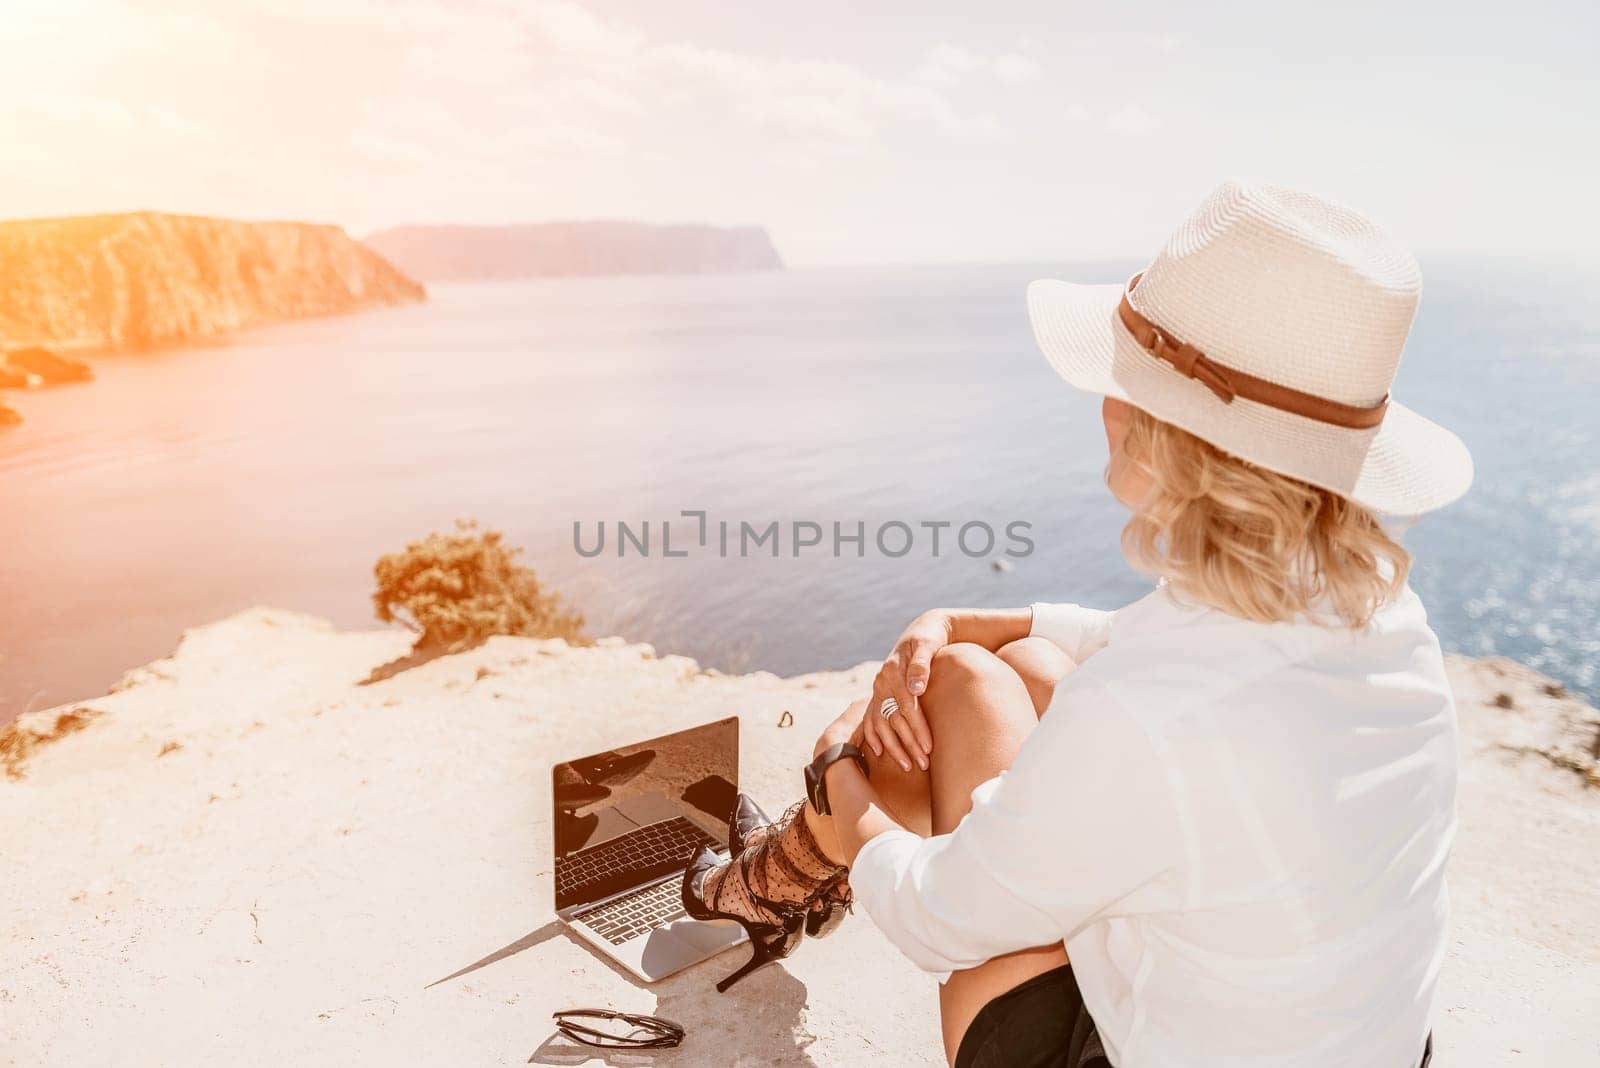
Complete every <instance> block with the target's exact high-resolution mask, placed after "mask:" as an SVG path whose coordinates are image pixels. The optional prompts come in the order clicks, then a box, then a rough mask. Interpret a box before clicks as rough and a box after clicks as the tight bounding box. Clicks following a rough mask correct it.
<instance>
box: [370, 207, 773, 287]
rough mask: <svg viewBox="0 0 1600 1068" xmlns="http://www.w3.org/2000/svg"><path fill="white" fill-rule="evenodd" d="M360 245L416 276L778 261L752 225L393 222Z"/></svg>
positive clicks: (702, 267)
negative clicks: (508, 224)
mask: <svg viewBox="0 0 1600 1068" xmlns="http://www.w3.org/2000/svg"><path fill="white" fill-rule="evenodd" d="M366 240H367V244H368V245H370V246H371V247H373V248H374V249H377V250H378V252H380V253H382V254H383V255H384V256H386V257H388V258H389V259H390V260H392V261H393V262H394V263H396V264H397V265H399V267H400V269H401V270H403V271H405V272H406V273H407V274H410V275H411V276H412V277H413V278H421V279H422V280H424V281H428V282H432V281H444V280H447V279H452V280H472V279H496V278H531V277H538V276H548V275H596V274H705V273H715V272H730V271H768V270H778V269H781V268H782V267H783V261H782V260H781V259H780V258H779V257H778V252H777V250H776V249H775V248H773V247H772V239H771V238H770V237H769V236H767V231H766V230H765V229H763V228H761V227H759V226H747V227H735V228H722V227H716V226H650V225H646V224H644V223H630V222H604V221H600V222H560V223H530V224H526V225H520V226H399V227H395V228H394V229H391V230H383V231H380V232H379V233H376V234H373V235H371V236H370V237H368V238H367V239H366Z"/></svg>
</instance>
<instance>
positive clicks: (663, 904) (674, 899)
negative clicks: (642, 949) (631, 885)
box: [573, 879, 688, 946]
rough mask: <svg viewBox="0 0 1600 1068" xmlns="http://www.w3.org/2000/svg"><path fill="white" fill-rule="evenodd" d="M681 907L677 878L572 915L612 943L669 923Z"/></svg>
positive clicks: (680, 915) (615, 943) (681, 890)
mask: <svg viewBox="0 0 1600 1068" xmlns="http://www.w3.org/2000/svg"><path fill="white" fill-rule="evenodd" d="M687 915H688V913H686V912H684V911H683V889H682V884H681V883H680V882H679V881H678V880H677V879H668V880H666V881H665V882H660V883H657V884H656V885H654V886H646V887H642V888H640V889H638V890H635V891H633V892H632V893H631V894H623V895H622V896H621V897H619V898H617V899H616V900H614V901H608V902H606V903H605V904H604V905H599V906H597V907H595V908H592V909H585V910H584V911H583V912H579V913H577V914H576V915H574V916H573V919H576V920H582V921H583V922H584V923H585V924H587V925H588V926H589V928H590V929H591V930H593V931H594V932H595V933H596V934H598V935H600V936H601V937H602V938H604V939H605V940H606V941H607V942H610V943H611V944H612V945H614V946H620V945H622V943H624V942H626V941H628V940H629V939H633V938H637V937H639V936H640V935H642V934H646V933H648V932H650V931H653V930H655V929H656V928H657V927H661V926H663V925H665V924H668V923H671V922H672V921H673V920H676V919H678V918H679V917H682V916H687Z"/></svg>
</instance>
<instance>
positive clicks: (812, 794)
mask: <svg viewBox="0 0 1600 1068" xmlns="http://www.w3.org/2000/svg"><path fill="white" fill-rule="evenodd" d="M845 759H850V760H854V761H855V762H856V767H858V768H860V769H861V774H862V775H863V776H865V777H867V778H871V777H872V772H871V771H870V770H868V768H867V758H866V756H865V754H863V753H862V752H861V750H859V749H857V748H856V747H855V746H853V745H851V744H850V743H849V742H840V743H839V744H838V745H830V746H828V748H826V749H824V750H823V751H822V752H821V753H818V754H817V759H815V760H813V761H812V762H811V763H809V764H807V765H806V797H807V798H809V799H810V801H811V807H812V808H814V809H816V810H817V815H819V816H826V815H827V814H828V813H829V811H830V809H829V808H828V784H827V783H826V782H825V781H824V780H823V778H822V774H823V772H825V771H827V770H828V767H829V766H830V765H831V764H833V762H834V761H836V760H845Z"/></svg>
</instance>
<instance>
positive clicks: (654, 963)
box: [639, 917, 744, 978]
mask: <svg viewBox="0 0 1600 1068" xmlns="http://www.w3.org/2000/svg"><path fill="white" fill-rule="evenodd" d="M742 941H744V928H742V927H740V926H739V925H738V924H737V923H734V922H733V921H732V920H712V921H704V920H693V919H689V918H688V917H685V918H683V919H679V920H673V921H672V922H671V923H669V924H667V925H666V926H665V927H657V928H656V929H655V930H654V931H651V932H650V934H649V935H648V936H646V938H645V944H644V952H643V954H642V955H641V956H640V959H639V966H640V970H641V971H643V972H644V973H645V974H646V975H648V976H651V977H652V978H653V977H655V976H661V975H670V974H671V973H672V972H675V971H677V970H678V969H679V968H682V967H684V966H686V965H688V964H692V963H694V962H696V961H701V960H705V959H706V958H707V957H710V956H714V955H715V954H717V953H721V952H722V951H723V950H725V949H727V948H728V947H729V946H735V945H738V944H739V943H740V942H742Z"/></svg>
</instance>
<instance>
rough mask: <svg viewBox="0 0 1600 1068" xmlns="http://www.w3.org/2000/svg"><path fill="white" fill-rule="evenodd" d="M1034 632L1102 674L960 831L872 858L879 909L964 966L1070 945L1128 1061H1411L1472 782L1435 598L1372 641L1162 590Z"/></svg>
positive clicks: (1384, 620) (1408, 608) (874, 903)
mask: <svg viewBox="0 0 1600 1068" xmlns="http://www.w3.org/2000/svg"><path fill="white" fill-rule="evenodd" d="M1032 633H1033V634H1035V635H1040V636H1043V637H1045V638H1048V639H1050V640H1051V641H1053V642H1054V643H1055V644H1057V645H1059V646H1060V647H1061V649H1062V650H1063V651H1065V652H1066V653H1067V655H1069V656H1071V657H1072V658H1073V659H1074V660H1076V661H1078V663H1079V664H1080V665H1081V666H1080V667H1079V668H1078V669H1077V670H1076V671H1074V672H1072V674H1070V675H1069V676H1067V678H1066V679H1065V680H1063V681H1062V683H1061V684H1060V685H1059V686H1057V687H1056V692H1055V696H1054V698H1053V700H1052V701H1051V704H1050V707H1049V709H1048V711H1046V713H1045V715H1044V717H1043V718H1042V719H1041V720H1040V721H1039V725H1038V727H1037V728H1035V730H1034V731H1033V733H1032V734H1030V735H1029V737H1028V739H1027V741H1026V742H1025V743H1024V744H1023V746H1022V749H1021V751H1020V752H1018V754H1017V757H1016V760H1015V761H1014V762H1013V764H1012V765H1011V768H1010V769H1009V770H1007V771H1005V772H1002V773H1001V774H1000V775H999V776H998V777H996V778H994V779H991V780H989V781H988V782H986V783H983V784H982V785H980V786H979V787H978V788H977V789H975V790H974V791H973V793H972V798H973V806H972V811H971V812H970V813H969V814H968V815H967V816H966V817H965V818H964V819H963V820H962V821H961V823H960V825H959V826H958V827H957V828H956V829H955V831H954V832H952V833H950V834H945V835H936V836H934V837H932V838H921V837H919V836H917V835H915V834H912V833H911V832H909V831H903V830H896V831H891V832H889V833H886V834H880V835H878V836H877V837H875V838H873V839H872V840H871V841H869V842H868V843H866V845H865V846H863V847H862V849H861V851H860V853H859V855H858V856H857V857H856V862H855V866H854V867H853V868H852V870H851V872H850V883H851V886H852V887H853V888H854V891H855V894H856V900H857V901H858V902H859V903H860V905H861V907H862V909H863V910H864V911H865V912H866V913H867V914H868V915H869V916H871V917H872V919H873V921H874V922H875V923H877V925H878V926H879V927H880V928H882V929H883V932H884V933H885V934H886V935H887V936H888V937H889V939H890V940H891V941H892V942H894V944H895V945H897V946H898V947H899V948H900V949H901V950H902V951H903V952H904V953H905V954H906V956H908V957H909V958H910V959H911V960H912V961H913V962H915V963H916V964H917V965H919V966H920V967H922V968H923V969H925V970H926V971H929V972H932V973H934V974H936V975H939V977H940V981H941V982H942V981H943V980H944V979H945V978H947V977H948V974H949V972H950V971H952V970H956V969H963V968H971V967H974V966H976V965H978V964H981V963H982V962H984V961H986V960H988V959H989V958H991V957H994V956H997V955H999V954H1002V953H1006V952H1009V951H1012V950H1017V949H1023V948H1025V947H1029V946H1041V945H1049V944H1051V943H1054V942H1065V943H1066V949H1067V953H1068V956H1069V957H1070V958H1071V960H1072V967H1073V971H1074V972H1075V974H1076V976H1077V980H1078V985H1079V987H1080V988H1081V989H1082V991H1083V1000H1084V1004H1085V1005H1086V1006H1087V1008H1088V1009H1089V1012H1090V1014H1091V1015H1092V1016H1093V1017H1094V1020H1095V1023H1096V1025H1097V1026H1098V1028H1099V1030H1100V1033H1101V1037H1102V1040H1103V1042H1104V1043H1105V1047H1106V1051H1107V1053H1108V1055H1109V1056H1110V1058H1111V1060H1112V1061H1113V1063H1115V1064H1116V1065H1117V1066H1118V1068H1212V1066H1216V1068H1222V1066H1226V1068H1267V1066H1271V1068H1334V1066H1336V1065H1338V1066H1356V1065H1359V1066H1361V1068H1413V1066H1415V1065H1416V1064H1417V1062H1418V1060H1419V1059H1420V1057H1421V1053H1422V1047H1423V1041H1424V1038H1425V1036H1426V1034H1427V1031H1428V1026H1429V1012H1430V1007H1431V1003H1432V1000H1433V992H1434V984H1435V981H1436V979H1437V977H1438V973H1439V966H1440V963H1441V961H1443V959H1444V954H1445V946H1446V939H1447V927H1448V902H1447V897H1446V892H1445V861H1446V858H1447V857H1448V855H1449V852H1450V842H1451V838H1452V836H1453V833H1454V828H1455V818H1454V805H1455V792H1456V770H1457V758H1456V728H1455V709H1454V706H1453V705H1452V703H1451V698H1450V689H1449V684H1448V683H1447V682H1446V680H1445V673H1444V663H1443V660H1442V658H1441V656H1440V652H1439V643H1438V639H1437V638H1436V637H1435V636H1434V634H1433V631H1432V630H1430V629H1429V627H1428V622H1427V615H1426V613H1425V612H1424V611H1423V608H1422V604H1421V602H1420V601H1419V600H1418V599H1417V597H1416V595H1415V594H1414V593H1412V592H1411V591H1410V590H1409V589H1407V590H1406V591H1405V592H1404V594H1403V595H1402V596H1401V597H1399V598H1397V599H1396V600H1395V601H1394V602H1392V603H1390V604H1389V605H1387V606H1386V607H1384V608H1383V609H1382V610H1381V611H1380V612H1379V613H1378V615H1377V617H1376V618H1375V619H1374V620H1373V622H1372V623H1371V625H1369V626H1368V627H1367V628H1366V629H1365V630H1363V631H1360V632H1352V631H1351V630H1349V629H1348V628H1340V627H1338V626H1324V625H1320V624H1319V623H1317V622H1316V621H1314V620H1311V619H1306V620H1303V621H1297V622H1293V623H1276V624H1263V623H1251V622H1246V621H1243V620H1240V619H1237V618H1234V617H1232V616H1229V615H1226V614H1225V613H1222V612H1220V611H1217V610H1215V609H1210V608H1206V607H1202V606H1190V605H1185V604H1182V603H1180V602H1179V601H1178V600H1177V599H1176V598H1175V597H1173V596H1172V595H1171V594H1170V593H1168V592H1167V590H1166V588H1164V587H1163V588H1161V589H1158V590H1156V592H1154V593H1152V594H1151V595H1149V596H1148V597H1145V598H1143V599H1142V600H1139V601H1136V602H1135V603H1133V604H1132V605H1129V606H1128V607H1126V608H1124V609H1122V610H1120V611H1118V612H1115V613H1109V612H1098V611H1094V610H1092V609H1087V608H1081V607H1079V606H1077V605H1043V604H1041V605H1035V606H1034V610H1033V630H1032ZM934 744H935V746H938V745H950V744H957V745H959V744H960V741H959V739H954V740H953V739H948V738H943V737H936V738H935V739H934Z"/></svg>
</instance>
